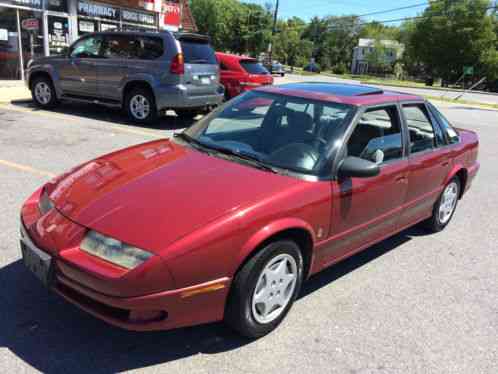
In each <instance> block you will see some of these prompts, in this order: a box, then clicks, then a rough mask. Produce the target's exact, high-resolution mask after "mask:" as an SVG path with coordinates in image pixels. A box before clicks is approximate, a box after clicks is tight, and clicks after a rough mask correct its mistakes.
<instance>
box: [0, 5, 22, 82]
mask: <svg viewBox="0 0 498 374" xmlns="http://www.w3.org/2000/svg"><path fill="white" fill-rule="evenodd" d="M0 79H21V67H20V61H19V36H18V34H17V10H16V9H13V8H4V7H0Z"/></svg>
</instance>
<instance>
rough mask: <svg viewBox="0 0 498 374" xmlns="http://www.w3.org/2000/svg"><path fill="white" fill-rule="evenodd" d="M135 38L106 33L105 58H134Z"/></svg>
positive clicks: (103, 50)
mask: <svg viewBox="0 0 498 374" xmlns="http://www.w3.org/2000/svg"><path fill="white" fill-rule="evenodd" d="M134 54H135V46H134V39H133V38H132V37H129V36H127V35H117V34H116V35H106V37H105V41H104V46H103V48H102V56H103V57H104V58H118V59H127V58H134V57H133V56H134Z"/></svg>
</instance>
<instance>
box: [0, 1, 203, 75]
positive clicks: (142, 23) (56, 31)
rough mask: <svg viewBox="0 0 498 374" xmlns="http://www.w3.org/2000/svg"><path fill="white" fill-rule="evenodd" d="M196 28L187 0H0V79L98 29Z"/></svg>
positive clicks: (19, 73) (21, 73) (187, 29)
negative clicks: (31, 60)
mask: <svg viewBox="0 0 498 374" xmlns="http://www.w3.org/2000/svg"><path fill="white" fill-rule="evenodd" d="M107 30H123V31H158V30H171V31H177V30H186V31H195V30H196V27H195V22H194V20H193V18H192V15H191V12H190V9H189V7H188V0H177V1H174V0H170V1H165V0H102V1H98V0H96V1H94V0H92V1H87V0H0V80H2V79H24V74H23V69H24V67H25V66H26V64H27V62H28V61H29V60H30V59H32V58H37V57H40V56H50V55H56V54H60V53H61V52H62V51H64V49H65V48H66V47H68V46H69V45H70V44H71V43H72V42H73V41H74V40H76V39H77V38H78V37H80V36H82V35H84V34H86V33H90V32H97V31H107Z"/></svg>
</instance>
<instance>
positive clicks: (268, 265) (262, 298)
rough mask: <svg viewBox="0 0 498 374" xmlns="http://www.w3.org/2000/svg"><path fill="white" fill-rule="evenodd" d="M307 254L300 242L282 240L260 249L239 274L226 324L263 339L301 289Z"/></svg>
mask: <svg viewBox="0 0 498 374" xmlns="http://www.w3.org/2000/svg"><path fill="white" fill-rule="evenodd" d="M302 280H303V257H302V255H301V251H300V250H299V247H298V246H297V244H296V243H294V242H293V241H290V240H278V241H275V242H272V243H270V244H268V245H267V246H266V247H264V248H263V249H262V250H260V251H259V252H257V253H256V254H255V255H254V256H253V257H251V258H250V259H249V261H247V263H246V264H245V265H244V266H243V267H242V268H241V269H240V271H239V272H238V273H237V275H236V276H235V279H234V282H233V284H232V288H231V290H230V296H229V298H228V302H227V306H226V310H225V323H226V324H227V325H229V326H230V327H231V328H233V329H234V330H236V331H237V332H238V333H240V334H241V335H244V336H246V337H248V338H259V337H261V336H264V335H266V334H268V333H269V332H271V331H273V330H274V329H275V328H276V327H277V326H278V325H279V324H280V323H281V322H282V320H283V319H284V318H285V316H286V315H287V313H288V312H289V310H290V308H291V307H292V304H293V303H294V300H295V299H296V297H297V295H298V294H299V291H300V289H301V284H302Z"/></svg>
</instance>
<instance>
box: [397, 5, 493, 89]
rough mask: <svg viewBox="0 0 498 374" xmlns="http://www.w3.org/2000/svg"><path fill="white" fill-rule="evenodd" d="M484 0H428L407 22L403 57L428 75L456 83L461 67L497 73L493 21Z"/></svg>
mask: <svg viewBox="0 0 498 374" xmlns="http://www.w3.org/2000/svg"><path fill="white" fill-rule="evenodd" d="M490 5H491V4H490V2H489V1H487V0H459V1H451V0H441V1H434V2H431V3H430V5H429V6H428V7H427V8H426V10H425V11H424V13H423V17H422V18H420V19H418V20H416V21H415V22H414V24H413V25H409V28H411V33H410V34H409V36H408V37H407V39H408V40H407V50H406V55H405V60H409V65H410V67H411V68H413V67H414V66H419V67H420V66H423V69H424V70H425V72H426V74H427V75H431V76H434V77H441V78H443V80H445V81H447V82H455V81H456V80H458V78H459V77H460V76H461V75H462V69H463V67H464V66H474V68H475V70H476V74H477V75H484V74H496V62H497V60H496V43H497V39H496V21H495V19H494V18H493V17H492V16H491V15H490V14H489V13H488V9H489V7H490Z"/></svg>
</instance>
